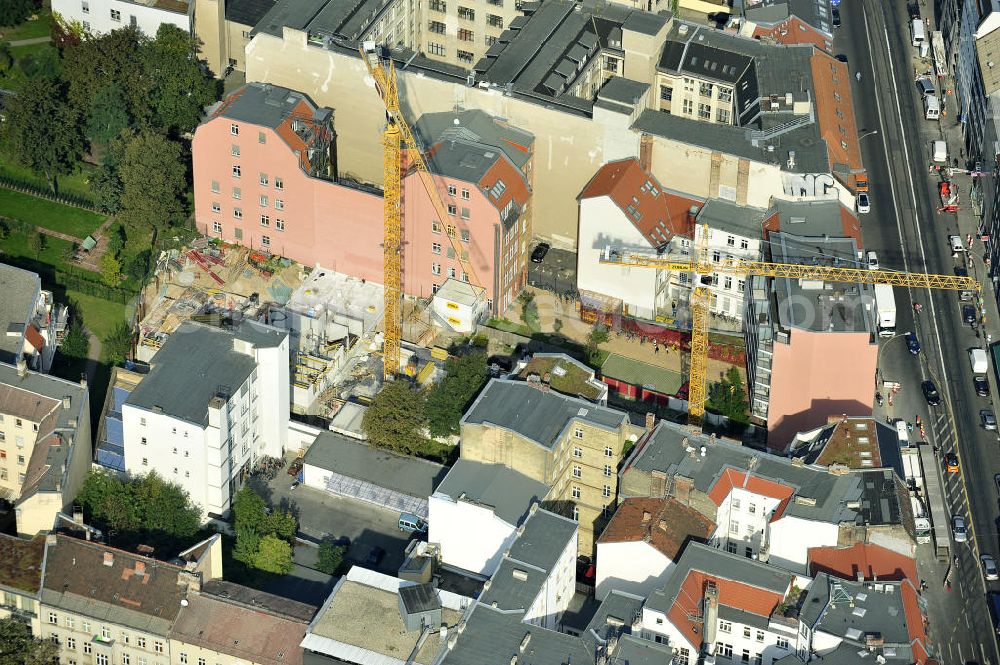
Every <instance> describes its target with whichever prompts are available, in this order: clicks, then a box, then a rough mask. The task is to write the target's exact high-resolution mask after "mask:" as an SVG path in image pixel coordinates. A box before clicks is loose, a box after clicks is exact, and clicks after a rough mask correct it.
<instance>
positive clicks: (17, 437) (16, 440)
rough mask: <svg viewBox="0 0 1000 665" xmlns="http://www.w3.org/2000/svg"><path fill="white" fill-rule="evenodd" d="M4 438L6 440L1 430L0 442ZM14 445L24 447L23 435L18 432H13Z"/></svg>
mask: <svg viewBox="0 0 1000 665" xmlns="http://www.w3.org/2000/svg"><path fill="white" fill-rule="evenodd" d="M6 440H7V435H6V434H5V433H3V432H0V443H3V442H4V441H6ZM14 445H15V446H17V447H18V448H24V437H23V436H21V435H20V434H15V435H14Z"/></svg>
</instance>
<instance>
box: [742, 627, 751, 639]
mask: <svg viewBox="0 0 1000 665" xmlns="http://www.w3.org/2000/svg"><path fill="white" fill-rule="evenodd" d="M743 637H745V638H746V639H748V640H749V639H750V628H749V627H747V626H743Z"/></svg>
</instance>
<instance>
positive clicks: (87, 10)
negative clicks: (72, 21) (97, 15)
mask: <svg viewBox="0 0 1000 665" xmlns="http://www.w3.org/2000/svg"><path fill="white" fill-rule="evenodd" d="M80 8H81V9H82V10H83V13H84V14H89V13H90V3H89V2H83V3H81V4H80Z"/></svg>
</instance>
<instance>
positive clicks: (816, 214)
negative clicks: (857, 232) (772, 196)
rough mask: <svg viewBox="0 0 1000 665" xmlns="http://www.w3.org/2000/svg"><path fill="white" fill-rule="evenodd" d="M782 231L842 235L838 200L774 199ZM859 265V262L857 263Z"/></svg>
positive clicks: (841, 220)
mask: <svg viewBox="0 0 1000 665" xmlns="http://www.w3.org/2000/svg"><path fill="white" fill-rule="evenodd" d="M774 209H775V211H776V212H777V213H778V221H779V223H780V225H781V226H780V228H781V230H782V231H787V232H788V233H794V234H795V235H800V236H821V235H831V236H842V235H844V220H843V217H842V216H841V204H840V201H836V200H833V201H785V200H782V199H778V200H775V201H774ZM859 265H860V264H859Z"/></svg>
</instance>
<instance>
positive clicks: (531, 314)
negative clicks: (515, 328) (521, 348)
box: [517, 291, 541, 332]
mask: <svg viewBox="0 0 1000 665" xmlns="http://www.w3.org/2000/svg"><path fill="white" fill-rule="evenodd" d="M517 299H518V300H520V301H521V320H522V321H524V325H526V326H528V330H530V331H532V332H538V331H539V330H541V326H540V325H539V323H538V303H536V302H535V296H534V294H533V293H531V291H522V292H521V295H519V296H518V298H517Z"/></svg>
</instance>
